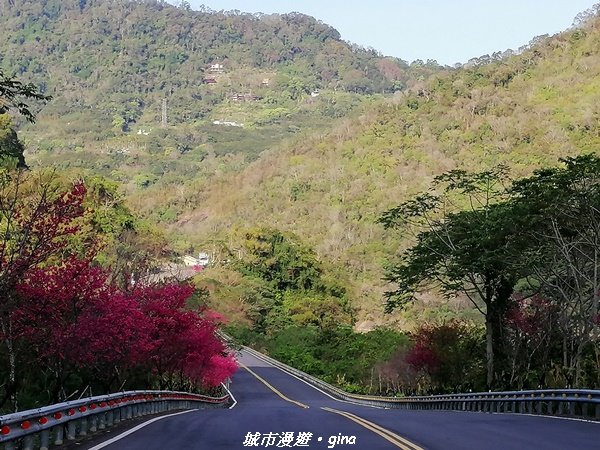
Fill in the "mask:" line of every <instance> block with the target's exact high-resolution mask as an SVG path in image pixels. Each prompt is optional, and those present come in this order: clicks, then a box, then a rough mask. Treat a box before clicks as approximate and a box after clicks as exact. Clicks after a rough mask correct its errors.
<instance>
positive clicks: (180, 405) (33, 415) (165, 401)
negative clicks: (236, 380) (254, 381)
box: [0, 391, 230, 450]
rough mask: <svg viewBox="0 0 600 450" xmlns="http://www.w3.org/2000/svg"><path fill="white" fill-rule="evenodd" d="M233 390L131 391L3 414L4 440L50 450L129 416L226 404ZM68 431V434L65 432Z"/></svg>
mask: <svg viewBox="0 0 600 450" xmlns="http://www.w3.org/2000/svg"><path fill="white" fill-rule="evenodd" d="M229 401H230V396H229V394H227V395H224V396H222V397H209V396H206V395H199V394H190V393H188V392H174V391H127V392H120V393H116V394H109V395H101V396H97V397H88V398H82V399H79V400H74V401H69V402H64V403H58V404H55V405H51V406H45V407H43V408H38V409H30V410H27V411H21V412H17V413H12V414H7V415H4V416H0V444H4V449H5V450H14V449H15V448H17V447H16V445H17V443H18V445H19V447H18V448H20V449H22V450H33V449H34V448H38V449H40V450H48V448H49V447H50V444H51V443H52V444H54V445H61V444H63V442H64V440H65V438H66V440H69V441H71V440H75V439H76V437H78V436H86V435H87V434H88V433H92V432H95V431H97V430H102V429H105V428H107V427H110V426H112V425H114V424H117V423H119V422H122V421H124V420H127V419H131V418H135V417H141V416H145V415H148V414H158V413H162V412H165V411H171V410H176V409H195V408H198V409H200V408H202V407H206V406H207V405H215V406H216V405H218V406H224V405H226V404H227V403H228V402H229ZM65 434H66V436H65Z"/></svg>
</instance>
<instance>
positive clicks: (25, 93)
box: [0, 70, 51, 168]
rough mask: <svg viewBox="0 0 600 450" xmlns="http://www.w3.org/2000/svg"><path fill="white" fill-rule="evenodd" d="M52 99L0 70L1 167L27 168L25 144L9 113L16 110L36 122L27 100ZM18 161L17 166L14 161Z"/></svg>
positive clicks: (31, 85) (33, 86)
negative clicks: (19, 136) (24, 153)
mask: <svg viewBox="0 0 600 450" xmlns="http://www.w3.org/2000/svg"><path fill="white" fill-rule="evenodd" d="M50 99H51V97H50V96H47V95H43V94H41V93H40V92H39V91H38V89H37V87H36V86H35V85H33V84H31V83H29V84H23V83H22V82H21V81H19V80H17V79H16V78H14V77H10V76H8V75H5V74H4V72H3V71H2V70H0V165H1V166H4V167H6V166H8V167H11V166H14V165H16V167H18V168H24V167H27V165H26V164H25V157H24V156H23V150H24V148H23V144H21V142H20V141H19V138H18V137H17V133H16V131H15V130H14V128H13V126H12V122H11V120H10V116H9V115H8V113H9V112H10V111H12V110H16V111H17V112H19V113H20V114H22V115H23V116H24V117H25V118H26V119H27V120H28V121H30V122H34V121H35V116H34V114H33V113H32V112H31V110H30V109H29V105H27V103H25V100H41V101H44V102H46V101H48V100H50ZM15 160H16V164H14V163H13V161H15Z"/></svg>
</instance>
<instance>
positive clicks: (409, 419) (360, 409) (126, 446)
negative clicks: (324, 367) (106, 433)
mask: <svg viewBox="0 0 600 450" xmlns="http://www.w3.org/2000/svg"><path fill="white" fill-rule="evenodd" d="M240 362H241V363H242V368H241V369H240V370H239V371H238V372H237V373H236V375H235V376H234V378H233V382H232V386H231V390H232V393H233V395H234V396H235V399H236V400H237V404H236V405H235V406H234V407H233V408H232V409H216V410H200V411H192V412H184V413H179V414H177V415H173V416H167V417H163V418H160V419H159V420H156V421H154V422H152V423H149V424H148V425H146V426H143V428H140V429H139V430H137V431H135V432H132V433H130V434H128V435H127V436H124V437H121V436H116V437H115V438H113V439H118V440H115V441H114V442H112V443H108V442H105V443H102V444H99V445H98V444H95V445H94V446H91V447H90V446H82V448H83V447H85V448H87V449H89V450H92V449H93V450H100V449H101V448H105V449H106V450H170V449H173V450H187V449H190V450H191V449H210V450H233V449H248V448H255V449H280V448H296V449H300V448H305V449H312V450H318V449H326V448H336V449H342V450H363V449H364V450H388V449H398V448H400V449H403V450H421V449H430V450H434V449H440V450H453V449H457V450H458V449H460V450H466V449H482V450H513V449H514V450H523V449H535V450H538V449H539V450H546V449H547V450H571V449H573V450H587V449H589V450H592V449H594V450H598V449H600V424H599V423H591V422H584V421H577V420H566V419H556V418H549V417H533V416H526V415H517V414H489V413H475V412H448V411H443V412H442V411H399V410H391V409H390V410H386V409H379V408H371V407H365V406H358V405H353V404H350V403H346V402H340V401H336V400H334V399H332V398H330V397H329V396H327V395H326V394H324V393H322V392H320V391H318V390H316V389H314V388H312V387H310V386H309V385H307V384H306V383H304V382H303V381H301V380H299V379H296V378H294V377H293V376H291V375H288V374H287V373H285V372H283V371H281V370H279V369H277V368H275V367H273V366H270V365H269V364H268V363H265V362H263V361H261V360H259V359H256V358H255V357H253V356H250V355H247V354H243V355H241V357H240Z"/></svg>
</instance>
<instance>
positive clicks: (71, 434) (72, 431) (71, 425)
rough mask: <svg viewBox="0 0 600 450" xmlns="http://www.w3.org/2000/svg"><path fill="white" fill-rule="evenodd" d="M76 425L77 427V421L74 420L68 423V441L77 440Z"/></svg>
mask: <svg viewBox="0 0 600 450" xmlns="http://www.w3.org/2000/svg"><path fill="white" fill-rule="evenodd" d="M75 427H76V423H75V421H74V420H71V421H70V422H69V423H68V424H67V441H74V440H75V431H76V430H75Z"/></svg>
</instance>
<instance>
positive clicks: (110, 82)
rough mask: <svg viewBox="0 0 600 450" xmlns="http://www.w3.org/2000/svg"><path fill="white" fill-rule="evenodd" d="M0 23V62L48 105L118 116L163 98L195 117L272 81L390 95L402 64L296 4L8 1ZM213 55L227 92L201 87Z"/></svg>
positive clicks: (297, 91)
mask: <svg viewBox="0 0 600 450" xmlns="http://www.w3.org/2000/svg"><path fill="white" fill-rule="evenodd" d="M0 28H1V29H2V32H3V42H1V43H0V65H1V66H2V67H3V68H4V70H5V71H7V72H11V71H12V72H16V73H17V74H18V75H19V76H20V77H22V78H25V79H27V80H29V81H33V82H36V83H39V84H40V86H41V87H42V89H43V90H45V91H47V92H50V93H53V94H55V97H56V101H55V102H54V103H53V104H52V105H50V106H49V108H50V109H49V112H50V111H52V112H55V113H58V114H61V113H64V112H71V111H73V110H78V109H86V108H97V109H98V110H99V112H101V113H103V114H104V115H105V116H108V117H109V118H111V119H112V116H113V115H114V114H109V113H116V114H118V115H120V116H122V119H123V120H124V121H125V123H126V124H132V123H136V122H139V121H142V122H143V121H144V120H145V121H146V122H148V121H152V120H154V119H156V116H157V115H159V117H160V114H159V110H160V102H161V100H162V98H165V97H166V98H169V102H170V105H169V106H170V111H169V112H170V114H169V120H170V122H171V123H172V124H177V123H181V122H184V121H188V120H195V119H202V118H204V117H205V116H206V115H207V114H208V113H209V112H210V110H211V106H213V105H214V104H217V103H219V102H222V101H223V100H225V99H226V94H227V92H230V91H232V92H238V91H239V92H246V91H250V90H252V91H254V92H256V91H261V90H262V91H267V90H268V89H267V88H268V87H269V86H271V87H273V86H274V85H278V86H279V87H280V88H281V89H282V90H287V91H289V96H290V97H292V98H294V99H296V98H298V96H300V95H302V94H310V93H311V92H313V91H315V90H318V89H328V88H331V89H334V88H335V89H340V90H346V91H351V92H355V93H372V92H382V91H383V92H385V91H388V92H392V91H393V90H396V89H400V88H402V87H403V86H404V85H405V84H406V81H407V79H408V74H407V68H408V65H407V64H406V63H405V62H403V61H401V60H399V59H395V58H382V57H381V56H380V55H378V54H376V53H375V52H374V51H368V50H365V49H362V48H359V47H351V46H350V45H349V44H347V43H345V42H343V41H341V40H340V35H339V33H338V32H337V31H336V30H335V29H334V28H332V27H330V26H329V25H325V24H323V23H322V22H320V21H318V20H316V19H314V18H312V17H310V16H306V15H303V14H299V13H291V14H283V15H278V14H272V15H252V14H243V13H240V14H236V13H234V12H230V13H220V12H202V11H193V10H191V9H186V8H177V7H174V6H172V5H170V4H168V3H166V2H162V1H156V0H146V1H128V0H14V1H12V2H2V3H1V4H0ZM215 64H219V65H222V66H223V68H224V72H225V73H227V74H229V78H228V79H226V80H217V83H216V84H217V85H219V84H226V87H227V89H213V90H212V91H207V90H206V89H204V88H206V86H204V85H203V83H207V82H210V81H211V80H212V81H214V75H215V73H213V72H212V71H211V69H210V67H211V65H215ZM217 75H219V74H217ZM278 76H279V78H278V79H277V80H276V79H275V78H276V77H278ZM269 78H270V79H269ZM265 80H267V81H266V83H263V81H265ZM223 90H225V91H226V92H223ZM56 94H58V95H56ZM190 100H193V101H190ZM192 105H194V106H195V107H192ZM150 109H152V112H151V113H149V112H148V111H149V110H150ZM145 115H151V116H152V117H150V118H149V117H145Z"/></svg>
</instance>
